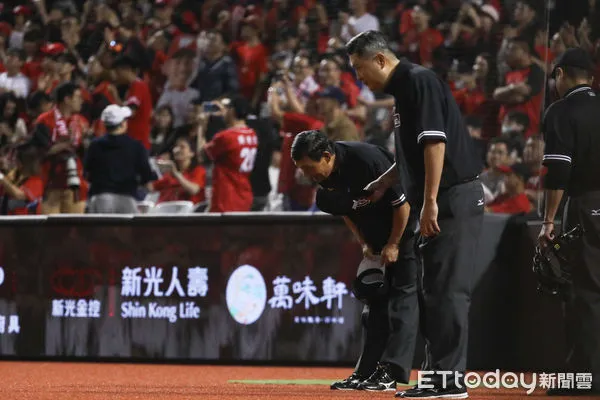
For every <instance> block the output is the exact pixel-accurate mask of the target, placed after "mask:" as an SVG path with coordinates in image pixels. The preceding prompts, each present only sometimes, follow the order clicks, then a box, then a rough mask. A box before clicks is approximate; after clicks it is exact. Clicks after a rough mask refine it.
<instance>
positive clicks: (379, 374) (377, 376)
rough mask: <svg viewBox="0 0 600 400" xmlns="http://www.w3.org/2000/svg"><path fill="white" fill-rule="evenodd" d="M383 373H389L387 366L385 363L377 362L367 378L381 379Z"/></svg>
mask: <svg viewBox="0 0 600 400" xmlns="http://www.w3.org/2000/svg"><path fill="white" fill-rule="evenodd" d="M385 375H389V372H388V366H387V365H385V364H378V365H377V368H376V369H375V372H373V374H372V375H371V377H370V378H369V380H373V381H378V380H380V379H382V378H383V377H384V376H385Z"/></svg>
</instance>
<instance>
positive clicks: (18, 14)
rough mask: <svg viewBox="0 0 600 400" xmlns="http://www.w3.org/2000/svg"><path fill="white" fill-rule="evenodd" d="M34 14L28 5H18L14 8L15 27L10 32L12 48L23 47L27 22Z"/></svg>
mask: <svg viewBox="0 0 600 400" xmlns="http://www.w3.org/2000/svg"><path fill="white" fill-rule="evenodd" d="M32 14H33V12H32V10H31V9H30V8H29V7H27V6H22V5H21V6H16V7H15V8H13V15H14V18H15V19H14V22H15V23H14V27H13V30H12V32H11V33H10V39H9V42H8V43H9V45H10V47H11V48H15V49H22V48H23V36H24V35H25V23H26V22H27V19H28V18H29V17H30V16H31V15H32Z"/></svg>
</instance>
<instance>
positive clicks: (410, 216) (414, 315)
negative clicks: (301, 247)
mask: <svg viewBox="0 0 600 400" xmlns="http://www.w3.org/2000/svg"><path fill="white" fill-rule="evenodd" d="M292 159H293V160H294V162H295V163H296V165H297V166H298V168H300V169H301V170H302V171H303V173H304V174H305V175H306V176H308V177H309V178H310V179H312V180H313V181H315V182H317V183H319V184H320V186H321V189H320V190H319V191H318V192H317V207H319V209H321V210H322V211H324V212H327V213H330V214H334V215H340V216H343V218H344V221H345V222H346V224H347V225H348V227H349V228H350V230H351V231H352V232H353V233H354V236H355V237H356V238H357V239H358V241H359V242H360V243H361V245H362V247H363V254H364V259H363V261H362V262H361V263H360V265H359V268H358V271H357V279H356V280H355V282H354V284H353V291H354V294H355V296H356V297H357V298H358V299H360V300H361V301H363V302H364V303H365V308H364V311H363V324H364V326H365V328H366V329H365V341H364V346H363V350H362V354H361V356H360V359H359V361H358V363H357V365H356V368H355V370H354V373H353V374H352V375H351V376H350V377H349V378H347V379H344V380H343V381H340V382H335V383H334V384H333V385H332V386H331V388H332V389H338V390H351V389H358V390H368V391H384V390H395V389H396V383H397V382H402V383H408V381H409V378H410V372H411V369H412V362H413V355H414V349H415V343H416V337H417V327H418V319H419V312H418V299H417V264H418V260H417V257H416V254H415V249H414V240H415V234H416V227H417V216H416V214H415V213H411V207H410V205H409V204H408V203H407V202H406V196H405V194H404V188H403V185H402V183H401V182H400V181H397V182H395V184H394V185H392V186H391V187H390V188H388V189H387V190H386V192H385V194H384V196H383V198H382V199H381V200H379V201H376V202H371V201H369V200H367V199H365V196H366V195H368V194H367V193H365V192H364V190H363V188H364V187H365V185H367V184H368V183H369V182H371V181H372V180H373V179H376V178H377V177H378V176H379V175H381V174H382V173H384V172H385V171H386V170H387V169H389V168H390V167H391V166H392V163H393V161H394V157H393V155H392V154H391V153H389V152H387V151H386V150H384V149H383V148H381V147H377V146H374V145H371V144H367V143H360V142H332V141H330V140H328V138H327V135H325V134H324V133H322V132H319V131H305V132H301V133H299V134H298V136H296V138H295V139H294V142H293V144H292ZM403 182H405V183H406V181H403Z"/></svg>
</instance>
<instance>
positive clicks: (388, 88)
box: [383, 59, 408, 96]
mask: <svg viewBox="0 0 600 400" xmlns="http://www.w3.org/2000/svg"><path fill="white" fill-rule="evenodd" d="M406 70H408V60H405V59H401V60H400V61H399V62H398V64H397V65H396V66H395V67H394V68H393V69H392V70H391V71H390V74H389V76H388V78H387V81H386V82H385V84H384V85H383V92H384V93H387V94H390V95H392V96H393V95H394V94H396V93H397V90H396V83H397V82H398V80H399V79H400V74H401V73H402V72H403V71H406Z"/></svg>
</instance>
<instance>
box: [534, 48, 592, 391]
mask: <svg viewBox="0 0 600 400" xmlns="http://www.w3.org/2000/svg"><path fill="white" fill-rule="evenodd" d="M594 70H595V65H594V64H593V62H592V60H591V58H590V56H589V54H588V53H587V52H586V51H584V50H583V49H580V48H572V49H568V50H566V51H565V52H564V53H563V54H562V55H561V56H560V57H559V59H558V60H557V62H556V64H555V68H554V71H553V76H554V78H555V80H556V90H557V92H558V95H559V96H560V97H561V98H560V99H559V100H558V101H556V102H554V103H553V104H552V105H551V106H550V107H549V108H548V110H547V111H546V114H545V116H544V119H543V122H542V132H543V134H544V138H545V140H546V148H545V150H544V158H543V163H544V165H545V166H546V167H547V168H548V172H547V174H546V176H545V179H544V182H543V186H544V189H545V195H546V206H545V211H544V222H543V224H542V229H541V231H540V235H539V241H540V244H541V245H542V246H545V245H547V244H548V243H549V242H550V241H552V239H553V238H554V236H555V233H554V219H555V218H556V213H557V211H558V208H559V204H560V202H561V199H562V197H563V195H564V194H565V193H566V195H567V196H568V199H567V203H566V207H565V212H564V215H563V221H562V230H563V231H569V230H571V229H572V228H573V227H575V226H576V225H581V226H582V227H583V229H584V231H585V233H584V234H583V238H582V239H580V240H577V241H576V242H574V244H573V245H574V248H573V249H572V250H573V251H572V255H573V256H574V259H572V260H571V261H572V262H571V265H572V267H573V271H572V279H573V285H572V296H569V297H572V298H570V299H569V301H567V304H566V305H567V307H566V309H565V310H566V314H567V328H568V330H569V333H568V334H567V338H568V339H569V341H570V343H569V355H570V356H569V360H568V362H567V364H568V366H569V368H570V371H569V372H572V373H591V374H592V377H591V378H592V379H591V381H592V382H591V383H592V388H591V389H592V392H594V393H595V394H596V395H598V394H600V178H599V177H598V172H599V171H600V112H599V111H600V97H598V96H597V95H596V93H594V91H593V90H592V88H591V87H590V85H591V84H592V76H593V71H594ZM578 386H579V385H578ZM578 388H579V387H578ZM578 388H575V389H572V390H566V389H557V390H550V391H549V393H548V394H550V395H560V396H567V395H576V394H581V395H590V394H591V391H590V390H589V389H590V388H587V389H583V388H579V389H583V390H577V389H578Z"/></svg>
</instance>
